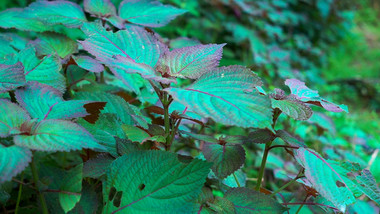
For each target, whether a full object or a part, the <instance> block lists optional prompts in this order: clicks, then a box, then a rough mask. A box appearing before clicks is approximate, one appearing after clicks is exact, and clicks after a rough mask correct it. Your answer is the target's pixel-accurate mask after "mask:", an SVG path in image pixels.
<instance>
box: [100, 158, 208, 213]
mask: <svg viewBox="0 0 380 214" xmlns="http://www.w3.org/2000/svg"><path fill="white" fill-rule="evenodd" d="M209 167H210V164H208V163H206V162H204V161H201V160H198V159H194V160H192V161H191V162H190V163H188V164H184V163H181V162H180V161H179V160H178V159H177V155H176V154H173V153H170V152H163V151H141V152H133V153H129V154H127V155H124V156H122V157H120V158H118V159H116V160H115V161H114V162H113V163H112V164H111V166H110V168H109V170H108V172H107V180H106V182H105V183H104V185H105V186H104V188H103V189H104V190H105V191H104V194H103V196H104V198H105V201H106V204H105V206H104V209H103V213H112V212H118V213H152V212H153V213H154V212H155V213H158V212H161V213H187V212H191V211H192V210H193V208H194V207H195V201H196V199H197V197H198V195H199V193H200V192H201V188H202V185H203V183H204V182H205V178H206V176H207V174H208V172H209ZM137 172H138V173H137Z"/></svg>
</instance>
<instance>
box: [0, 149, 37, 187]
mask: <svg viewBox="0 0 380 214" xmlns="http://www.w3.org/2000/svg"><path fill="white" fill-rule="evenodd" d="M31 160H32V152H31V151H30V150H29V149H27V148H23V147H20V146H10V147H5V146H3V145H1V144H0V175H1V176H0V184H1V183H4V182H5V181H10V180H11V179H12V177H13V176H15V175H17V174H18V173H20V172H22V171H23V170H24V169H25V168H26V167H27V166H28V165H29V162H30V161H31Z"/></svg>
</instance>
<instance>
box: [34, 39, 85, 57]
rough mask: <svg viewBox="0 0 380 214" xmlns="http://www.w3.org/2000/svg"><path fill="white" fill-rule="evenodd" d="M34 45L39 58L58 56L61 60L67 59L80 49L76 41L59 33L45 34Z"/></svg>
mask: <svg viewBox="0 0 380 214" xmlns="http://www.w3.org/2000/svg"><path fill="white" fill-rule="evenodd" d="M32 44H33V46H34V47H35V48H36V51H37V54H38V55H39V56H43V55H58V56H59V57H60V58H65V57H67V56H68V55H71V54H73V53H74V52H76V51H77V49H78V45H77V43H76V42H75V41H74V40H72V39H70V38H68V37H66V36H64V35H62V34H58V33H43V34H41V35H39V36H38V39H37V40H35V41H33V42H32Z"/></svg>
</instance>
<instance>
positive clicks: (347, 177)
mask: <svg viewBox="0 0 380 214" xmlns="http://www.w3.org/2000/svg"><path fill="white" fill-rule="evenodd" d="M330 163H331V162H330ZM331 165H332V167H333V168H334V169H335V170H336V171H337V172H338V173H339V174H341V175H342V178H343V180H344V181H345V183H346V184H347V185H348V188H350V189H351V190H353V192H355V193H359V194H358V195H356V196H360V195H361V194H363V193H364V194H365V195H367V196H368V197H369V198H370V199H372V200H373V201H375V202H376V203H377V204H378V205H380V189H379V187H378V186H377V183H376V180H375V178H374V177H373V175H372V174H371V172H370V171H369V170H368V169H363V170H361V168H360V166H359V164H352V163H350V162H343V163H340V164H339V163H337V162H332V163H331Z"/></svg>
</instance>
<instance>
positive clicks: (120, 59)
mask: <svg viewBox="0 0 380 214" xmlns="http://www.w3.org/2000/svg"><path fill="white" fill-rule="evenodd" d="M82 30H83V32H84V33H85V34H86V35H87V38H86V40H85V41H83V42H81V44H82V46H83V48H84V49H85V50H87V51H88V52H89V53H91V54H92V55H94V56H96V58H97V59H98V60H99V61H101V62H102V63H104V64H106V65H108V66H109V67H110V68H111V71H112V72H113V73H114V74H115V76H117V77H118V78H119V79H120V80H122V81H123V82H124V84H126V85H130V82H129V81H130V80H129V78H130V74H131V73H138V74H141V75H142V76H143V77H144V78H147V79H153V80H157V81H161V82H164V83H169V82H171V81H172V80H169V79H166V78H163V77H161V76H160V74H158V73H157V72H156V71H155V70H154V69H153V67H154V66H155V65H156V64H157V61H158V59H159V57H160V55H161V53H163V52H164V51H165V50H166V47H165V46H163V45H162V44H161V43H160V42H159V41H158V39H157V38H156V36H155V35H154V34H151V33H149V32H147V31H146V30H145V29H144V28H141V27H138V26H133V25H128V26H126V29H125V30H120V31H117V32H116V33H113V32H112V31H106V29H105V28H104V27H102V26H101V25H100V24H99V23H95V24H84V25H83V27H82Z"/></svg>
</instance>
